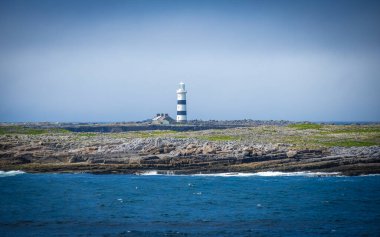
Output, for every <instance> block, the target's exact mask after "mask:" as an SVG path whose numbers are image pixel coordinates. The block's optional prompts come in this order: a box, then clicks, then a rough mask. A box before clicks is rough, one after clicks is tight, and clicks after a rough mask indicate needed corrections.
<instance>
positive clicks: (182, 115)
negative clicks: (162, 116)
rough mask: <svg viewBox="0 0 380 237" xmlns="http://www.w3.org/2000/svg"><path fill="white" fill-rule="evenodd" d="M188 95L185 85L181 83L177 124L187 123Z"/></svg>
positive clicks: (178, 92)
mask: <svg viewBox="0 0 380 237" xmlns="http://www.w3.org/2000/svg"><path fill="white" fill-rule="evenodd" d="M186 93H187V91H186V89H185V83H183V82H181V83H179V89H178V90H177V123H186V121H187V112H186V111H187V110H186Z"/></svg>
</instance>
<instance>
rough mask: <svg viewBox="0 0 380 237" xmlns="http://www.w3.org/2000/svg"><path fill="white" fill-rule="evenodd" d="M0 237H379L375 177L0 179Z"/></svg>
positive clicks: (14, 175)
mask: <svg viewBox="0 0 380 237" xmlns="http://www.w3.org/2000/svg"><path fill="white" fill-rule="evenodd" d="M0 236H3V237H5V236H380V176H378V175H369V176H356V177H347V176H341V175H339V174H337V173H332V174H331V173H330V174H326V173H311V172H296V173H281V172H260V173H223V174H198V175H172V174H158V173H157V172H154V171H153V172H147V173H144V174H142V175H116V174H115V175H94V174H28V173H24V172H22V171H7V172H5V171H0Z"/></svg>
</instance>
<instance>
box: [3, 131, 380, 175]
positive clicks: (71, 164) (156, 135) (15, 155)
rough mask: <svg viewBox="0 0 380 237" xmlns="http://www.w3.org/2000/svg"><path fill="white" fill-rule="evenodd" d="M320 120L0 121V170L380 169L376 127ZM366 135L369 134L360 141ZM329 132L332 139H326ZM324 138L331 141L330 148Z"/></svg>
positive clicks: (345, 171) (348, 171)
mask: <svg viewBox="0 0 380 237" xmlns="http://www.w3.org/2000/svg"><path fill="white" fill-rule="evenodd" d="M326 126H327V127H326ZM326 126H314V127H313V126H310V127H306V128H303V127H297V126H288V125H287V126H278V125H259V126H255V127H239V128H229V129H218V130H203V131H191V132H174V131H170V130H160V131H143V132H141V131H140V132H119V133H75V132H70V131H67V130H64V129H62V128H59V127H57V128H54V129H51V128H49V129H48V130H46V131H45V130H44V129H35V128H25V127H23V128H22V129H21V130H20V129H19V128H17V129H18V130H17V129H16V130H17V131H16V132H14V131H12V128H11V129H10V128H9V127H8V128H7V127H6V126H5V129H4V126H3V127H2V129H3V130H2V131H3V132H2V135H0V170H23V171H26V172H90V173H96V174H108V173H125V174H138V173H142V172H146V171H149V170H157V171H158V172H162V173H165V172H171V173H176V174H194V173H217V172H261V171H283V172H294V171H318V172H340V173H341V174H344V175H361V174H375V173H380V146H379V145H378V144H377V142H378V140H376V139H378V137H379V126H378V125H368V126H364V127H363V126H359V125H357V126H354V127H353V126H346V127H344V126H343V127H342V126H341V127H334V126H333V125H326ZM328 126H330V127H328ZM28 129H29V130H28ZM31 129H34V130H31ZM342 129H343V130H342ZM352 130H355V131H356V132H352ZM33 131H37V132H33ZM38 131H40V132H38ZM41 131H42V132H41ZM327 131H329V132H331V134H333V135H331V134H330V133H327ZM345 131H348V132H347V133H345ZM352 133H353V135H352ZM315 134H323V136H322V138H321V139H322V140H321V141H320V140H318V141H317V140H313V139H315V138H314V137H316V135H315ZM342 134H343V135H342ZM368 134H369V135H368ZM330 135H331V136H330ZM350 136H353V137H357V139H356V140H357V141H358V142H359V143H352V144H353V146H350V143H339V142H342V139H346V140H343V141H346V142H350V141H356V140H352V139H351V140H350ZM360 136H367V137H365V138H364V137H360ZM368 136H369V138H371V139H372V140H368V139H369V138H368ZM336 137H338V141H336V140H334V139H335V138H336ZM360 139H364V141H366V142H367V143H364V141H361V140H360ZM332 142H338V143H337V145H338V146H335V144H334V143H332ZM360 142H363V143H360ZM370 142H372V143H370ZM326 144H327V145H326ZM329 144H330V145H329ZM339 144H343V145H344V146H339ZM347 144H348V145H347ZM360 144H362V145H360Z"/></svg>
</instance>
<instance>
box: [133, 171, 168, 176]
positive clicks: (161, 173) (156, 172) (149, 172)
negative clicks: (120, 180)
mask: <svg viewBox="0 0 380 237" xmlns="http://www.w3.org/2000/svg"><path fill="white" fill-rule="evenodd" d="M136 174H137V175H175V174H174V172H173V171H165V172H161V171H160V172H158V171H157V170H149V171H145V172H142V173H136Z"/></svg>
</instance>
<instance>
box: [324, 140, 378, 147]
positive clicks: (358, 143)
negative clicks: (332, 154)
mask: <svg viewBox="0 0 380 237" xmlns="http://www.w3.org/2000/svg"><path fill="white" fill-rule="evenodd" d="M322 144H323V145H325V146H328V147H333V146H343V147H353V146H374V145H380V143H376V142H374V141H353V140H346V141H331V142H323V143H322Z"/></svg>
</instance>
